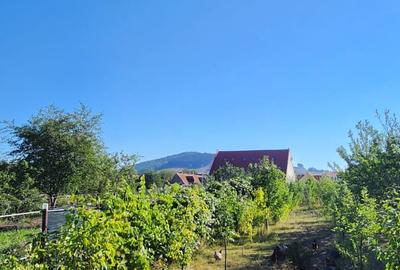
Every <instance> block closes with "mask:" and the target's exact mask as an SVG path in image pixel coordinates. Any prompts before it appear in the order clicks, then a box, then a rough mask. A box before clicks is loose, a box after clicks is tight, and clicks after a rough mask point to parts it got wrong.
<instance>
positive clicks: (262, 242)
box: [186, 209, 327, 270]
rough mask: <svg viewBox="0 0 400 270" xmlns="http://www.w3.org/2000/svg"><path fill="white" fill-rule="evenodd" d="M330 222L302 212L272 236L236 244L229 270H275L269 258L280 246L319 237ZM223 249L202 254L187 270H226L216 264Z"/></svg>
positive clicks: (273, 228)
mask: <svg viewBox="0 0 400 270" xmlns="http://www.w3.org/2000/svg"><path fill="white" fill-rule="evenodd" d="M326 226H327V222H326V220H325V219H324V218H323V217H322V216H321V215H319V213H318V212H316V211H312V210H307V209H298V210H296V211H294V212H293V213H292V214H291V215H290V216H289V217H288V218H287V220H286V221H282V222H279V223H277V224H274V225H272V226H271V227H270V233H269V234H268V235H264V236H256V237H254V238H253V242H249V241H247V242H245V243H243V244H240V243H232V244H229V246H228V252H227V253H228V260H227V264H228V269H234V270H244V269H246V270H247V269H248V270H251V269H275V268H273V267H272V266H270V265H268V260H267V258H268V256H270V255H271V254H272V252H273V249H274V247H275V246H276V245H277V244H290V243H292V242H294V241H298V240H300V241H301V240H303V239H304V238H306V237H307V236H308V237H309V238H312V237H315V233H317V232H318V230H319V229H321V228H326ZM221 249H223V247H222V246H212V247H206V248H203V249H201V250H200V251H199V253H198V254H197V256H196V257H195V258H194V260H193V262H192V263H191V264H190V265H189V266H188V267H187V268H186V269H187V270H212V269H223V268H224V262H223V260H222V261H219V262H215V260H214V257H213V254H214V251H216V250H218V251H219V250H221ZM276 269H293V268H291V267H290V266H289V265H286V266H285V265H281V266H280V267H279V268H276Z"/></svg>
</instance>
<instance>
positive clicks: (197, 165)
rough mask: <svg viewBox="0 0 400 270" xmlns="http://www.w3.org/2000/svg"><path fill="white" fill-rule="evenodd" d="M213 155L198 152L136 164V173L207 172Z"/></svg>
mask: <svg viewBox="0 0 400 270" xmlns="http://www.w3.org/2000/svg"><path fill="white" fill-rule="evenodd" d="M213 159H214V154H210V153H200V152H184V153H180V154H176V155H171V156H167V157H163V158H159V159H154V160H149V161H144V162H140V163H138V164H136V170H137V171H138V172H145V171H159V170H165V169H177V170H179V169H188V170H197V171H199V172H206V171H208V170H209V167H210V165H211V162H212V161H213Z"/></svg>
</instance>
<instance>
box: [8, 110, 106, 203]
mask: <svg viewBox="0 0 400 270" xmlns="http://www.w3.org/2000/svg"><path fill="white" fill-rule="evenodd" d="M99 123H100V116H99V115H92V114H91V112H90V111H89V110H88V108H87V107H85V106H83V105H82V106H81V107H80V108H79V109H78V110H76V111H74V112H72V113H66V112H64V111H63V110H60V109H58V108H56V107H54V106H50V107H48V108H46V109H44V110H41V111H40V112H39V113H38V114H37V115H36V116H34V117H32V119H31V120H29V121H28V123H26V124H24V125H21V126H17V125H15V124H13V123H11V124H9V125H8V126H7V129H8V130H9V131H10V133H11V138H10V139H9V143H10V145H11V146H12V147H13V150H12V152H11V153H10V154H11V155H12V156H13V157H15V158H16V159H17V160H20V161H22V160H24V161H26V162H27V163H28V164H29V165H30V167H31V168H32V170H31V171H30V174H31V175H32V177H33V178H34V179H35V184H36V186H37V187H38V188H39V190H40V191H41V192H43V193H45V194H47V195H48V196H49V200H50V205H51V207H54V206H55V205H56V201H57V197H58V195H59V194H61V193H63V192H66V191H68V190H74V189H76V187H77V186H79V185H81V183H82V182H85V181H86V180H87V179H96V178H94V177H91V175H90V173H89V172H90V171H93V168H94V167H95V166H94V165H95V164H96V162H97V160H98V156H99V153H101V154H102V153H103V146H102V144H101V142H100V140H99V138H98V134H99ZM85 183H86V182H85Z"/></svg>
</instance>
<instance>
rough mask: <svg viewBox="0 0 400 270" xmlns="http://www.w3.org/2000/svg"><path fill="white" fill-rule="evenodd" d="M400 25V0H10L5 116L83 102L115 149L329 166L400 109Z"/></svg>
mask: <svg viewBox="0 0 400 270" xmlns="http://www.w3.org/2000/svg"><path fill="white" fill-rule="evenodd" d="M399 29H400V5H399V2H398V1H349V0H346V1H265V0H262V1H256V0H253V1H244V0H241V1H228V0H225V1H218V0H208V1H205V0H201V1H183V0H182V1H173V0H170V1H99V0H93V1H81V0H75V1H74V0H64V1H31V0H29V1H28V0H27V1H1V2H0V94H1V96H0V119H2V120H10V119H15V120H16V121H17V122H19V123H22V122H24V121H26V120H27V119H28V118H29V117H30V116H31V115H33V114H34V113H36V112H37V111H38V109H39V108H41V107H44V106H47V105H49V104H55V105H57V106H59V107H62V108H65V109H67V110H71V109H73V108H75V107H77V106H78V105H79V102H82V103H85V104H87V105H89V106H90V107H91V108H92V109H93V111H95V112H101V113H103V114H104V119H103V122H104V124H103V138H104V141H105V143H106V145H107V146H108V147H109V150H110V151H120V150H123V151H125V152H128V153H138V154H140V155H141V156H143V159H144V160H147V159H152V158H156V157H161V156H164V155H167V154H174V153H179V152H182V151H188V150H195V151H204V152H215V151H216V150H217V149H219V150H234V149H269V148H287V147H289V148H291V149H292V152H293V155H294V158H295V162H296V163H297V162H301V163H304V164H305V165H306V166H315V167H322V168H324V167H326V164H327V162H328V161H339V157H338V156H337V154H336V148H337V147H338V146H340V145H343V144H347V142H348V139H347V131H348V130H349V129H350V128H352V127H353V126H354V125H355V123H356V122H357V121H358V120H361V119H373V118H374V112H375V110H376V109H378V110H383V109H385V108H388V109H391V110H392V111H393V112H396V113H399V112H400V109H399V108H400V107H399V105H400V91H399V90H400V88H399V86H400V35H399ZM3 147H4V145H3Z"/></svg>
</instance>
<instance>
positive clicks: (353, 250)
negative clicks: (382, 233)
mask: <svg viewBox="0 0 400 270" xmlns="http://www.w3.org/2000/svg"><path fill="white" fill-rule="evenodd" d="M342 195H343V196H342V197H341V207H340V208H339V210H338V211H337V212H336V226H335V228H334V230H335V231H336V232H339V233H341V235H342V239H341V240H339V241H338V242H337V247H338V249H339V251H340V252H341V253H342V254H344V255H345V256H347V257H349V258H350V259H351V260H352V261H353V262H355V264H356V265H357V267H358V269H360V270H362V269H364V267H365V265H366V264H367V263H368V262H369V261H368V258H369V256H368V255H369V254H370V253H371V252H372V250H373V248H374V247H375V246H376V244H377V235H378V232H379V225H378V214H377V211H376V202H375V199H373V198H370V197H369V196H368V192H367V190H366V189H363V190H362V191H361V198H360V201H357V200H356V198H354V196H353V195H352V193H351V192H350V191H349V190H348V189H347V188H346V187H344V190H343V194H342Z"/></svg>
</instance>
